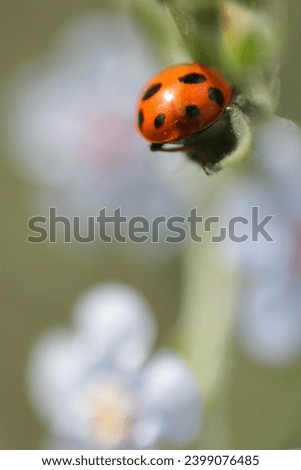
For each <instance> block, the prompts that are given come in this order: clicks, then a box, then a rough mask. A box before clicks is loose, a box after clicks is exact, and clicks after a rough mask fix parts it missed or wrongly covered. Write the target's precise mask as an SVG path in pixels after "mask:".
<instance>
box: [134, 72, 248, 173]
mask: <svg viewBox="0 0 301 470" xmlns="http://www.w3.org/2000/svg"><path fill="white" fill-rule="evenodd" d="M247 109H248V104H247V102H246V100H244V99H243V98H242V96H241V95H239V93H238V91H237V90H236V89H235V87H233V86H232V85H231V84H229V83H228V82H227V80H226V79H225V78H224V77H223V76H222V75H221V74H220V73H219V72H218V71H217V70H215V69H214V68H212V67H209V66H207V65H204V64H199V63H192V64H184V65H174V66H171V67H168V68H166V69H164V70H162V71H161V72H160V73H158V74H157V75H155V76H154V77H152V78H151V79H150V80H149V82H148V83H147V84H146V86H145V88H144V90H143V92H142V94H141V97H140V99H139V103H138V110H137V128H138V131H139V132H140V134H141V135H142V136H143V137H144V138H145V139H146V140H148V141H149V142H151V145H150V149H151V150H152V151H165V152H175V151H184V152H186V154H187V156H188V157H189V158H190V159H192V160H194V161H195V162H197V163H199V164H200V165H201V166H202V167H203V168H204V170H205V172H206V173H207V174H212V173H215V172H216V171H218V170H219V169H220V168H221V167H222V164H224V163H225V161H226V160H227V161H230V157H231V160H233V159H238V158H240V157H242V156H243V155H244V154H245V153H246V151H247V150H248V149H249V148H250V143H251V131H250V125H249V119H248V116H247Z"/></svg>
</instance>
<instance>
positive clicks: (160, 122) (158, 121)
mask: <svg viewBox="0 0 301 470" xmlns="http://www.w3.org/2000/svg"><path fill="white" fill-rule="evenodd" d="M164 121H165V114H163V113H160V114H158V116H157V117H156V119H155V120H154V125H155V128H156V129H159V127H161V126H163V124H164Z"/></svg>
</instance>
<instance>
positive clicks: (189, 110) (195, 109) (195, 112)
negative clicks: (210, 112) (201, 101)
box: [185, 104, 201, 118]
mask: <svg viewBox="0 0 301 470" xmlns="http://www.w3.org/2000/svg"><path fill="white" fill-rule="evenodd" d="M185 114H186V116H188V117H191V118H196V117H198V116H199V115H200V114H201V110H200V108H199V106H197V105H196V104H191V105H190V106H186V107H185Z"/></svg>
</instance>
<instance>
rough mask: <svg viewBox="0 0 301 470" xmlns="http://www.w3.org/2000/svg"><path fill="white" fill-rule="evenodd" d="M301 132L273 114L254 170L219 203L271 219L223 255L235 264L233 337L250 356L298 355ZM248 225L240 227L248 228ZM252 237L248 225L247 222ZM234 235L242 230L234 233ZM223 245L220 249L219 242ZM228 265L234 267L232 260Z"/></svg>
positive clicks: (279, 359)
mask: <svg viewBox="0 0 301 470" xmlns="http://www.w3.org/2000/svg"><path fill="white" fill-rule="evenodd" d="M300 175H301V131H300V129H299V128H298V127H297V126H296V125H294V124H293V123H292V122H290V121H286V120H284V119H279V118H277V119H276V118H275V119H273V120H271V121H268V122H266V123H264V124H263V125H262V126H261V128H260V130H259V132H258V135H257V139H256V148H255V152H254V169H253V171H252V172H249V173H247V174H245V175H240V179H239V181H238V180H233V181H232V185H231V189H230V190H229V189H228V193H229V195H228V198H227V202H226V203H225V205H224V213H226V214H227V215H226V218H227V219H228V220H229V218H231V217H233V216H237V215H239V216H243V217H246V218H247V219H248V220H250V216H251V208H252V206H253V207H254V206H257V207H258V208H259V220H261V219H263V218H264V217H265V216H267V215H272V216H273V219H272V220H271V221H270V222H269V223H268V225H267V226H266V230H267V231H268V233H269V235H270V236H271V237H272V239H273V241H267V240H265V239H264V238H263V237H262V236H261V235H260V236H259V238H258V241H252V239H251V236H250V237H249V239H248V240H247V241H246V242H242V243H237V242H236V243H235V242H229V243H227V249H226V251H227V260H228V261H229V260H230V264H231V262H232V264H233V262H234V265H235V267H236V268H237V269H239V270H240V279H241V298H240V300H239V302H238V315H237V338H238V341H239V343H240V344H241V347H242V348H243V349H244V350H245V351H246V352H247V353H248V354H249V355H250V356H251V357H253V358H254V359H256V360H259V361H261V362H264V363H267V364H270V365H272V364H274V365H281V364H287V363H289V362H291V361H293V360H295V359H297V358H300V357H301V184H300ZM246 228H247V227H246V226H241V229H242V232H244V233H246ZM247 231H248V235H251V226H249V228H247ZM237 235H240V233H238V231H237ZM222 249H223V250H224V249H225V245H223V247H222ZM232 267H233V266H232Z"/></svg>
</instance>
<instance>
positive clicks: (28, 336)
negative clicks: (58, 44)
mask: <svg viewBox="0 0 301 470" xmlns="http://www.w3.org/2000/svg"><path fill="white" fill-rule="evenodd" d="M104 3H105V2H103V1H102V0H98V1H94V0H93V1H92V0H85V1H80V0H73V1H72V2H67V1H61V0H51V1H50V0H27V1H26V2H25V1H23V2H22V1H16V0H10V1H8V0H6V1H3V0H2V1H0V5H1V10H0V11H1V19H0V21H1V28H0V38H1V40H0V51H1V53H0V55H1V60H0V86H1V100H2V106H1V107H2V109H3V107H4V105H3V103H4V101H5V99H6V96H5V90H6V89H7V86H8V85H9V83H10V80H11V77H12V76H13V74H14V72H15V71H16V70H17V68H18V67H19V66H20V65H21V64H23V63H24V62H26V61H27V60H29V59H31V58H32V57H34V56H35V55H37V54H40V53H44V52H46V51H47V50H48V49H49V47H50V45H51V42H52V40H53V38H54V36H55V34H56V33H57V31H58V30H59V29H60V28H62V27H63V26H64V24H65V23H66V22H67V21H69V20H70V19H72V18H75V17H76V16H77V15H78V14H80V13H82V12H85V11H93V10H100V9H101V8H103V6H104ZM300 43H301V28H299V30H298V31H295V32H294V33H293V34H292V36H291V38H290V42H289V45H288V47H287V48H286V54H285V57H284V64H283V67H282V69H281V73H280V77H281V83H282V91H281V99H280V104H279V108H278V114H279V115H280V116H284V117H287V118H289V119H292V120H294V121H296V122H299V121H300V117H301V113H300V105H301V102H300V101H301V99H300V97H301V80H300V77H301V61H300V54H299V49H300ZM133 106H134V104H133ZM1 120H2V123H1V124H4V123H3V121H4V120H5V113H1ZM2 129H3V126H2ZM0 165H1V171H0V178H1V184H0V191H1V198H0V201H1V202H0V204H1V217H2V230H1V246H0V250H1V271H0V273H1V287H0V288H1V296H0V299H1V310H0V312H1V349H0V351H1V354H0V370H1V392H0V393H1V397H0V446H1V448H2V449H30V448H38V447H39V443H40V440H41V436H42V429H41V426H40V424H39V423H38V422H37V421H36V419H35V418H34V416H33V413H32V411H31V409H30V407H29V404H28V402H27V398H26V394H25V390H24V367H25V364H26V357H27V354H28V351H29V349H30V347H31V345H32V344H33V342H34V340H35V339H36V338H37V337H38V336H39V334H40V333H41V332H43V331H45V330H46V329H47V328H48V327H49V326H52V325H65V324H67V323H68V321H69V318H70V313H71V308H72V305H73V303H74V301H75V299H76V298H77V297H78V295H79V294H80V293H81V292H82V291H84V290H85V289H86V288H88V287H90V286H91V285H92V284H94V283H95V282H99V281H102V280H110V279H114V280H121V281H125V282H128V283H130V284H131V285H133V286H135V287H137V288H138V289H139V290H140V291H141V292H143V293H144V294H145V296H146V297H147V299H148V300H149V301H150V302H151V304H152V306H153V309H154V311H155V313H156V315H157V317H158V323H159V333H160V337H159V341H162V340H164V341H166V340H167V341H168V339H169V335H170V332H171V330H172V326H173V325H174V320H175V318H176V317H177V315H178V314H179V311H180V306H181V285H182V275H183V263H182V260H181V258H180V257H175V258H172V259H170V260H168V261H166V262H165V263H164V264H161V265H160V268H158V266H156V265H152V264H148V265H145V264H144V263H143V261H139V260H138V259H133V257H129V256H128V254H127V253H125V252H124V250H122V249H119V248H116V247H106V249H105V250H104V251H102V253H101V256H99V257H98V256H97V252H96V251H95V250H93V251H90V250H86V249H85V247H83V248H79V249H78V250H77V252H76V255H74V253H73V251H72V249H71V250H66V251H65V252H62V251H61V250H57V249H56V248H55V247H53V246H50V245H48V244H41V245H30V244H28V243H26V237H27V235H28V233H27V220H28V218H29V217H30V216H31V215H32V214H31V213H30V209H29V207H28V203H27V196H28V193H30V192H31V190H32V188H31V187H30V185H28V184H26V182H25V181H24V180H22V178H21V177H19V176H18V175H17V174H16V172H15V171H14V170H13V168H12V166H11V165H10V163H9V159H8V158H7V155H6V154H5V150H4V149H3V146H2V148H1V159H0ZM186 269H187V267H186ZM233 358H234V359H233V363H232V369H231V374H230V377H228V379H227V380H230V384H229V386H228V387H227V392H226V393H223V392H222V391H221V392H220V393H219V394H218V396H216V397H214V399H213V400H212V403H209V405H208V411H207V413H206V417H205V423H204V427H203V434H202V444H203V446H204V448H214V447H215V446H217V448H220V446H221V445H222V442H223V440H222V439H220V438H219V434H218V430H222V429H223V426H227V427H228V441H227V442H225V445H229V446H231V448H237V449H239V448H241V449H251V448H283V447H286V446H287V447H289V448H292V447H300V444H301V363H300V364H297V365H294V366H293V367H290V368H286V369H282V370H281V369H278V370H277V369H276V370H273V369H267V368H264V367H261V366H259V365H256V364H254V363H252V362H251V361H248V360H247V359H246V358H245V357H244V356H243V355H242V354H241V353H240V352H239V351H238V350H236V349H235V346H234V345H233ZM276 392H277V393H276ZM221 409H222V410H223V412H222V413H221V412H220V410H221ZM284 409H285V413H284V412H283V411H284ZM225 423H226V424H225Z"/></svg>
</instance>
